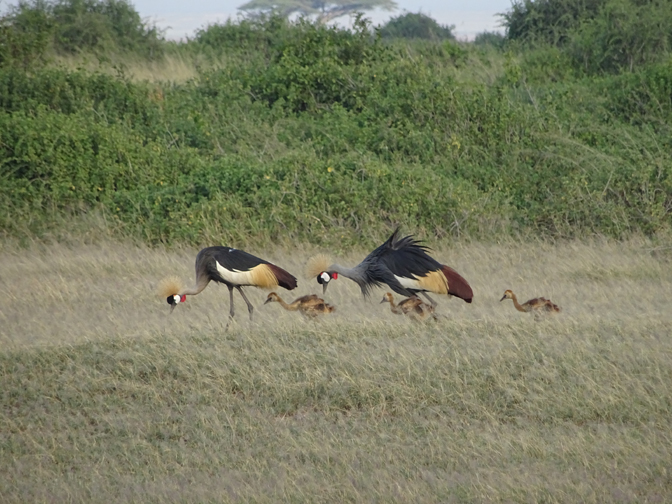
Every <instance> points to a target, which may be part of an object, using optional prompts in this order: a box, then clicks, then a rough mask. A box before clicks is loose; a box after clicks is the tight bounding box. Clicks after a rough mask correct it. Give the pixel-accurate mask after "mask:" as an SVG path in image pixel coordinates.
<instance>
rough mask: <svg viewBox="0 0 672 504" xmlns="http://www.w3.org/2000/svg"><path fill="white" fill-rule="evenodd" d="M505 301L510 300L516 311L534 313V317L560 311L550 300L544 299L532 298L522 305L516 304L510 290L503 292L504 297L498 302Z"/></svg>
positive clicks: (516, 299)
mask: <svg viewBox="0 0 672 504" xmlns="http://www.w3.org/2000/svg"><path fill="white" fill-rule="evenodd" d="M505 299H511V300H512V301H513V306H514V307H515V308H516V310H518V311H520V312H525V313H534V315H535V317H539V316H541V315H548V314H552V313H559V312H560V311H561V309H560V307H559V306H558V305H556V304H555V303H553V302H552V301H551V300H550V299H546V298H544V297H538V298H532V299H530V300H528V301H525V302H524V303H523V304H520V303H519V302H518V298H517V297H516V295H515V294H514V293H513V291H512V290H510V289H507V290H505V291H504V295H503V296H502V299H500V300H499V301H500V302H502V301H504V300H505Z"/></svg>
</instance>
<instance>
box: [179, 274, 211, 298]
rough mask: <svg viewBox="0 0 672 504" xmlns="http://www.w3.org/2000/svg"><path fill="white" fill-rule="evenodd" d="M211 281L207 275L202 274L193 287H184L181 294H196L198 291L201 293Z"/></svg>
mask: <svg viewBox="0 0 672 504" xmlns="http://www.w3.org/2000/svg"><path fill="white" fill-rule="evenodd" d="M209 283H210V279H209V278H208V277H205V276H200V277H198V278H197V279H196V284H195V285H194V286H193V287H187V288H185V289H182V291H181V292H180V293H179V295H180V296H183V295H185V294H186V295H191V296H194V295H196V294H198V293H200V292H201V291H202V290H203V289H205V288H206V287H207V286H208V284H209Z"/></svg>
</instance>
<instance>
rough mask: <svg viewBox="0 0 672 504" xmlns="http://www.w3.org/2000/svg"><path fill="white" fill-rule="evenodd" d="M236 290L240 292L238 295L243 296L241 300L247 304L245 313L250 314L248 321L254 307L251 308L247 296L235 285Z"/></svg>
mask: <svg viewBox="0 0 672 504" xmlns="http://www.w3.org/2000/svg"><path fill="white" fill-rule="evenodd" d="M236 289H238V292H240V295H241V296H243V299H244V300H245V302H246V303H247V311H248V312H250V320H252V312H253V311H254V306H252V304H251V303H250V301H249V299H247V296H246V295H245V293H244V292H243V289H241V288H240V285H236ZM232 295H233V294H232Z"/></svg>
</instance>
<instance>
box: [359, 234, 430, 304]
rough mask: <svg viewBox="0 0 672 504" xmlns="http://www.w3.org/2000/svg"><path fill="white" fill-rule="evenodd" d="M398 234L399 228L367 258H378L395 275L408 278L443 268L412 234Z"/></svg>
mask: <svg viewBox="0 0 672 504" xmlns="http://www.w3.org/2000/svg"><path fill="white" fill-rule="evenodd" d="M398 234H399V229H398V228H397V229H396V230H395V232H394V233H393V234H392V236H390V238H389V239H388V240H387V241H386V242H385V243H383V244H382V245H381V246H380V247H378V248H377V249H376V250H374V251H373V252H371V254H369V256H368V257H367V259H369V258H372V259H373V258H376V259H377V260H379V261H380V262H382V263H383V264H384V265H385V266H386V267H387V268H388V269H389V270H390V271H391V272H392V273H393V274H394V275H396V276H400V277H406V278H414V277H416V276H425V275H426V274H427V273H428V272H430V271H436V270H440V269H441V264H440V263H439V262H438V261H437V260H436V259H434V258H433V257H431V256H430V255H429V254H428V253H427V251H428V250H429V248H427V247H425V246H424V245H421V244H420V242H419V241H417V240H415V239H413V237H412V236H405V237H403V238H398ZM365 261H366V259H365ZM390 287H392V286H391V285H390ZM399 293H400V294H401V292H399ZM405 295H407V296H408V295H409V294H405Z"/></svg>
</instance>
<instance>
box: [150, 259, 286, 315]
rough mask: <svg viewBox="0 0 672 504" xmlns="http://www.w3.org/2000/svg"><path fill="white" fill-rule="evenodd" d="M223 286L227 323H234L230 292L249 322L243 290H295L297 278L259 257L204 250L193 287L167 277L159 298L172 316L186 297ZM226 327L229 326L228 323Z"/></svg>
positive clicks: (199, 260) (197, 262) (197, 264)
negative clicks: (243, 307)
mask: <svg viewBox="0 0 672 504" xmlns="http://www.w3.org/2000/svg"><path fill="white" fill-rule="evenodd" d="M211 281H213V282H218V283H223V284H224V285H226V286H227V287H228V288H229V295H230V310H229V322H231V320H232V319H233V315H234V309H233V289H234V287H235V288H236V289H238V292H240V295H241V296H242V297H243V299H244V300H245V303H247V310H248V312H249V313H250V320H252V312H253V311H254V307H253V306H252V304H251V303H250V301H249V300H248V299H247V296H246V295H245V293H244V292H243V289H242V288H243V287H246V286H253V287H262V288H273V287H277V286H278V285H279V286H280V287H284V288H285V289H288V290H292V289H294V288H296V278H295V277H294V276H293V275H291V274H290V273H288V272H287V271H285V270H284V269H282V268H280V267H278V266H276V265H274V264H271V263H269V262H268V261H264V260H263V259H260V258H258V257H255V256H253V255H252V254H248V253H247V252H243V251H242V250H236V249H234V248H230V247H221V246H216V247H206V248H204V249H203V250H201V251H200V252H199V253H198V255H197V256H196V283H195V284H194V286H193V287H184V286H183V285H182V284H181V282H180V281H179V279H177V278H175V277H170V278H167V279H165V280H163V281H162V282H161V284H160V285H159V294H160V295H161V297H165V298H166V300H167V301H168V304H169V305H170V312H171V313H172V312H173V310H174V309H175V306H177V305H178V304H179V303H184V302H185V301H186V300H187V296H188V295H192V296H195V295H196V294H198V293H200V292H201V291H202V290H203V289H205V288H206V287H207V285H208V284H209V283H210V282H211ZM227 327H228V323H227Z"/></svg>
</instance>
